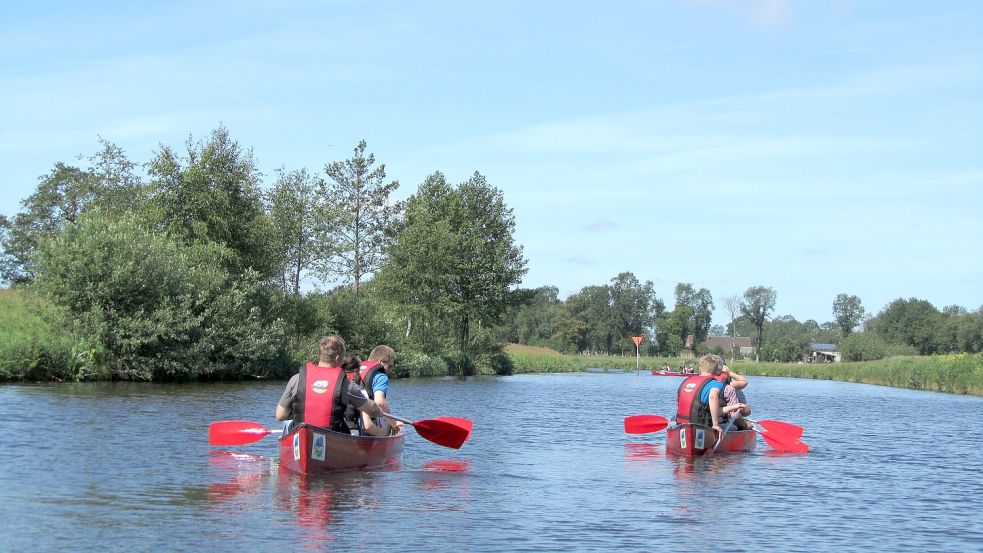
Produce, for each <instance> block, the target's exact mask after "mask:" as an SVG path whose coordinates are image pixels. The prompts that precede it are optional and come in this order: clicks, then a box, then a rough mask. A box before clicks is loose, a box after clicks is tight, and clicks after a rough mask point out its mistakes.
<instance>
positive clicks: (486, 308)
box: [378, 172, 526, 352]
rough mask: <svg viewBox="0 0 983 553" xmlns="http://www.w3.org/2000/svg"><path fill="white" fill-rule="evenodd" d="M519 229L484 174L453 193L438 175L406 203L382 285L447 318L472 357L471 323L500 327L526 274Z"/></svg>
mask: <svg viewBox="0 0 983 553" xmlns="http://www.w3.org/2000/svg"><path fill="white" fill-rule="evenodd" d="M514 230H515V218H514V216H513V214H512V210H511V209H510V208H508V207H507V206H506V205H505V201H504V198H503V196H502V193H501V191H500V190H498V189H497V188H494V187H492V186H490V185H489V184H488V183H487V181H486V180H485V178H484V177H483V176H482V175H480V174H479V173H475V174H474V175H473V176H472V177H471V178H470V179H468V180H467V181H466V182H464V183H461V184H460V185H459V186H457V187H456V188H455V187H452V186H449V185H448V184H447V182H446V179H445V178H444V175H443V174H441V173H439V172H438V173H434V174H432V175H430V176H429V177H427V179H426V180H425V181H424V183H423V184H422V185H421V186H420V189H419V190H418V192H417V193H416V194H414V195H413V196H411V197H410V198H409V199H408V200H407V202H406V211H405V217H404V219H403V220H402V221H401V223H400V225H399V226H398V229H397V234H396V237H395V239H394V241H393V243H392V244H391V245H390V246H389V247H388V251H387V253H388V262H387V263H386V264H385V265H384V266H383V267H382V269H381V270H380V271H379V274H378V279H379V281H380V283H381V287H382V288H383V289H385V290H387V291H388V293H390V294H392V295H393V296H394V297H397V298H400V299H401V301H403V302H404V303H406V304H408V305H409V306H411V308H412V309H414V310H416V311H417V312H418V313H421V314H423V315H426V316H427V317H429V318H431V319H434V318H437V317H449V318H450V319H451V320H452V321H454V327H455V329H456V334H457V342H458V347H459V348H460V350H461V351H463V352H467V351H468V348H469V347H470V338H471V328H472V325H474V324H476V323H477V324H486V325H491V324H494V323H496V322H497V321H498V319H499V317H500V316H501V314H502V313H503V312H504V311H505V309H506V308H507V307H508V305H509V304H510V302H511V301H512V300H511V298H512V294H513V291H514V290H513V289H514V287H515V286H516V285H517V284H518V283H519V281H520V280H521V278H522V275H523V274H525V272H526V261H525V259H524V258H523V257H522V248H521V246H519V245H517V244H516V243H515V242H514V240H513V236H512V235H513V232H514Z"/></svg>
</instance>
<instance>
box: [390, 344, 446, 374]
mask: <svg viewBox="0 0 983 553" xmlns="http://www.w3.org/2000/svg"><path fill="white" fill-rule="evenodd" d="M449 374H450V371H449V369H448V367H447V362H446V361H444V360H443V359H442V358H441V357H438V356H432V355H427V354H425V353H421V352H419V351H415V350H406V351H400V352H398V353H397V357H396V375H397V376H399V377H408V376H409V377H432V376H447V375H449Z"/></svg>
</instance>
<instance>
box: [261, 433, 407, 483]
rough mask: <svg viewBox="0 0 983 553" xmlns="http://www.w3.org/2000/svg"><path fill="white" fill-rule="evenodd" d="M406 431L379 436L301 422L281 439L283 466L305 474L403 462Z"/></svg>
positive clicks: (368, 467)
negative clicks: (339, 430) (363, 434)
mask: <svg viewBox="0 0 983 553" xmlns="http://www.w3.org/2000/svg"><path fill="white" fill-rule="evenodd" d="M404 438H405V434H404V433H402V432H400V433H399V434H396V435H395V436H385V437H381V438H377V437H375V436H352V435H349V434H341V433H338V432H333V431H331V430H328V429H327V428H323V427H320V426H311V425H309V424H307V423H301V424H299V425H297V426H295V427H294V428H292V429H291V430H290V432H289V433H288V434H286V435H284V436H282V437H281V438H280V466H281V467H283V468H286V469H288V470H291V471H294V472H299V473H301V474H321V473H326V472H335V471H341V470H356V469H371V468H381V467H384V466H386V465H390V464H399V462H400V460H401V458H402V456H403V441H404Z"/></svg>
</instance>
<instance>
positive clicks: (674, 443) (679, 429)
mask: <svg viewBox="0 0 983 553" xmlns="http://www.w3.org/2000/svg"><path fill="white" fill-rule="evenodd" d="M756 437H757V432H755V431H754V430H742V431H737V430H731V431H730V432H726V433H725V434H724V439H723V441H722V442H721V443H720V447H718V448H717V449H716V453H736V452H742V451H751V450H753V449H754V446H755V444H756V439H755V438H756ZM716 443H717V435H716V432H714V430H713V428H710V427H709V426H703V425H702V424H681V425H679V426H673V427H672V428H669V429H667V430H666V451H668V452H669V453H675V454H676V455H684V456H686V457H701V456H703V455H708V454H710V453H713V452H714V449H713V446H714V445H716Z"/></svg>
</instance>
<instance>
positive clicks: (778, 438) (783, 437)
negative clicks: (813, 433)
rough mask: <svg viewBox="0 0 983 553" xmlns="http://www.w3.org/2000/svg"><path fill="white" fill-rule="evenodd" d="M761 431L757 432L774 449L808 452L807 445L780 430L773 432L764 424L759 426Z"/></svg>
mask: <svg viewBox="0 0 983 553" xmlns="http://www.w3.org/2000/svg"><path fill="white" fill-rule="evenodd" d="M761 428H762V430H763V431H761V432H758V435H760V436H761V437H762V438H763V439H764V440H765V442H767V443H768V445H770V446H771V447H772V448H774V449H775V450H776V451H787V452H789V453H809V446H808V445H807V444H806V443H805V442H802V441H800V440H799V439H798V438H795V437H792V436H790V435H788V434H782V433H780V432H773V431H771V430H769V429H768V428H767V427H766V426H762V427H761Z"/></svg>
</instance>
